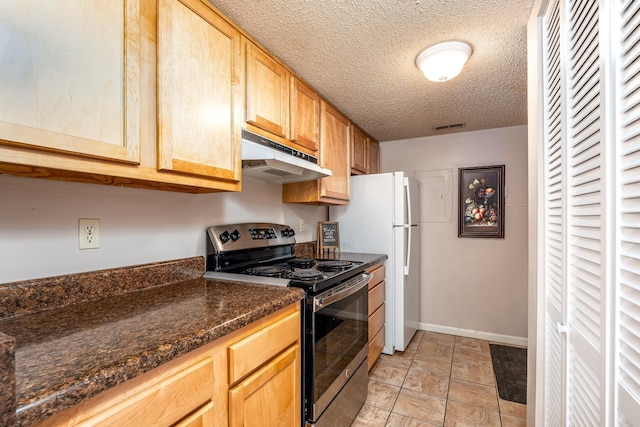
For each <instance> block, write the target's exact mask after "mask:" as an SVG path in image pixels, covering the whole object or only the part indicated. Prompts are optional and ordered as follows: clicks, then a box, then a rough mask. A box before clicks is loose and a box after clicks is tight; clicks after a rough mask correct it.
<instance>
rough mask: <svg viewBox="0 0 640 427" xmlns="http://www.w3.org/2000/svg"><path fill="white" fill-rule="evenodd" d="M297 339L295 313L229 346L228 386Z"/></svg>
mask: <svg viewBox="0 0 640 427" xmlns="http://www.w3.org/2000/svg"><path fill="white" fill-rule="evenodd" d="M299 339H300V316H299V314H298V312H297V311H296V312H295V313H291V314H289V315H288V316H286V317H284V318H282V319H280V320H277V321H276V322H274V323H272V324H271V325H269V326H267V327H266V328H264V329H261V330H259V331H258V332H256V333H254V334H252V335H250V336H248V337H246V338H245V339H243V340H240V341H238V342H237V343H235V344H232V345H230V346H229V384H233V383H235V382H236V381H238V380H240V379H242V378H243V377H245V376H246V375H247V374H249V373H250V372H251V371H254V370H255V369H257V368H258V367H260V366H261V365H263V364H264V363H265V362H267V361H269V360H270V359H272V358H273V357H275V356H276V355H277V354H278V353H280V352H281V351H282V349H283V348H286V347H288V346H290V345H291V344H293V343H295V342H296V341H298V340H299Z"/></svg>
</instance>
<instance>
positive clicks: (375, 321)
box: [369, 304, 384, 341]
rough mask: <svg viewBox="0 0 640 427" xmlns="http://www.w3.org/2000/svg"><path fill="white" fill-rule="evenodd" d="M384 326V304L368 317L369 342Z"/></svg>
mask: <svg viewBox="0 0 640 427" xmlns="http://www.w3.org/2000/svg"><path fill="white" fill-rule="evenodd" d="M383 326H384V304H382V305H381V306H380V307H378V309H377V310H376V311H374V312H373V314H371V315H370V316H369V341H371V340H372V339H373V337H374V336H375V335H376V334H377V333H378V331H380V329H382V327H383Z"/></svg>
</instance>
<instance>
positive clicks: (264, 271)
mask: <svg viewBox="0 0 640 427" xmlns="http://www.w3.org/2000/svg"><path fill="white" fill-rule="evenodd" d="M288 271H289V270H287V269H286V268H285V267H281V266H278V265H264V266H258V267H253V268H249V269H248V270H247V271H246V273H247V274H253V275H254V276H265V277H284V276H285V275H286V274H287V272H288Z"/></svg>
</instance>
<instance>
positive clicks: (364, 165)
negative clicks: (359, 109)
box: [351, 126, 369, 174]
mask: <svg viewBox="0 0 640 427" xmlns="http://www.w3.org/2000/svg"><path fill="white" fill-rule="evenodd" d="M352 129H353V135H352V138H351V173H354V174H366V173H367V172H368V170H369V167H368V163H369V149H368V148H369V147H368V145H369V138H368V137H367V135H365V133H364V132H363V131H361V130H360V128H358V127H357V126H352Z"/></svg>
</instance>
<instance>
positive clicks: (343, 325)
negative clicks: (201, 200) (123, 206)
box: [205, 223, 371, 427]
mask: <svg viewBox="0 0 640 427" xmlns="http://www.w3.org/2000/svg"><path fill="white" fill-rule="evenodd" d="M206 240H207V262H206V264H207V272H206V274H205V277H209V278H217V279H229V280H236V281H246V282H252V283H261V284H266V285H279V286H295V287H300V288H303V289H304V290H305V291H306V297H305V300H304V302H303V307H302V313H303V321H302V331H301V333H302V349H303V350H302V392H303V398H302V401H303V408H302V409H301V410H302V419H303V422H304V424H306V425H307V426H318V427H324V426H327V427H329V426H330V427H340V426H345V427H346V426H349V425H350V424H351V422H352V421H353V419H354V418H355V416H356V415H357V413H358V411H359V410H360V408H361V407H362V404H363V403H364V401H365V400H366V398H367V382H368V378H367V353H368V321H367V319H368V304H367V303H368V289H367V284H368V283H369V281H370V280H371V275H370V274H368V273H366V272H365V269H366V265H365V264H363V263H362V262H357V261H349V260H342V259H331V260H325V259H316V258H296V257H295V232H294V231H293V229H291V227H288V226H286V225H282V224H269V223H243V224H228V225H222V226H214V227H209V228H207V239H206Z"/></svg>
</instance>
